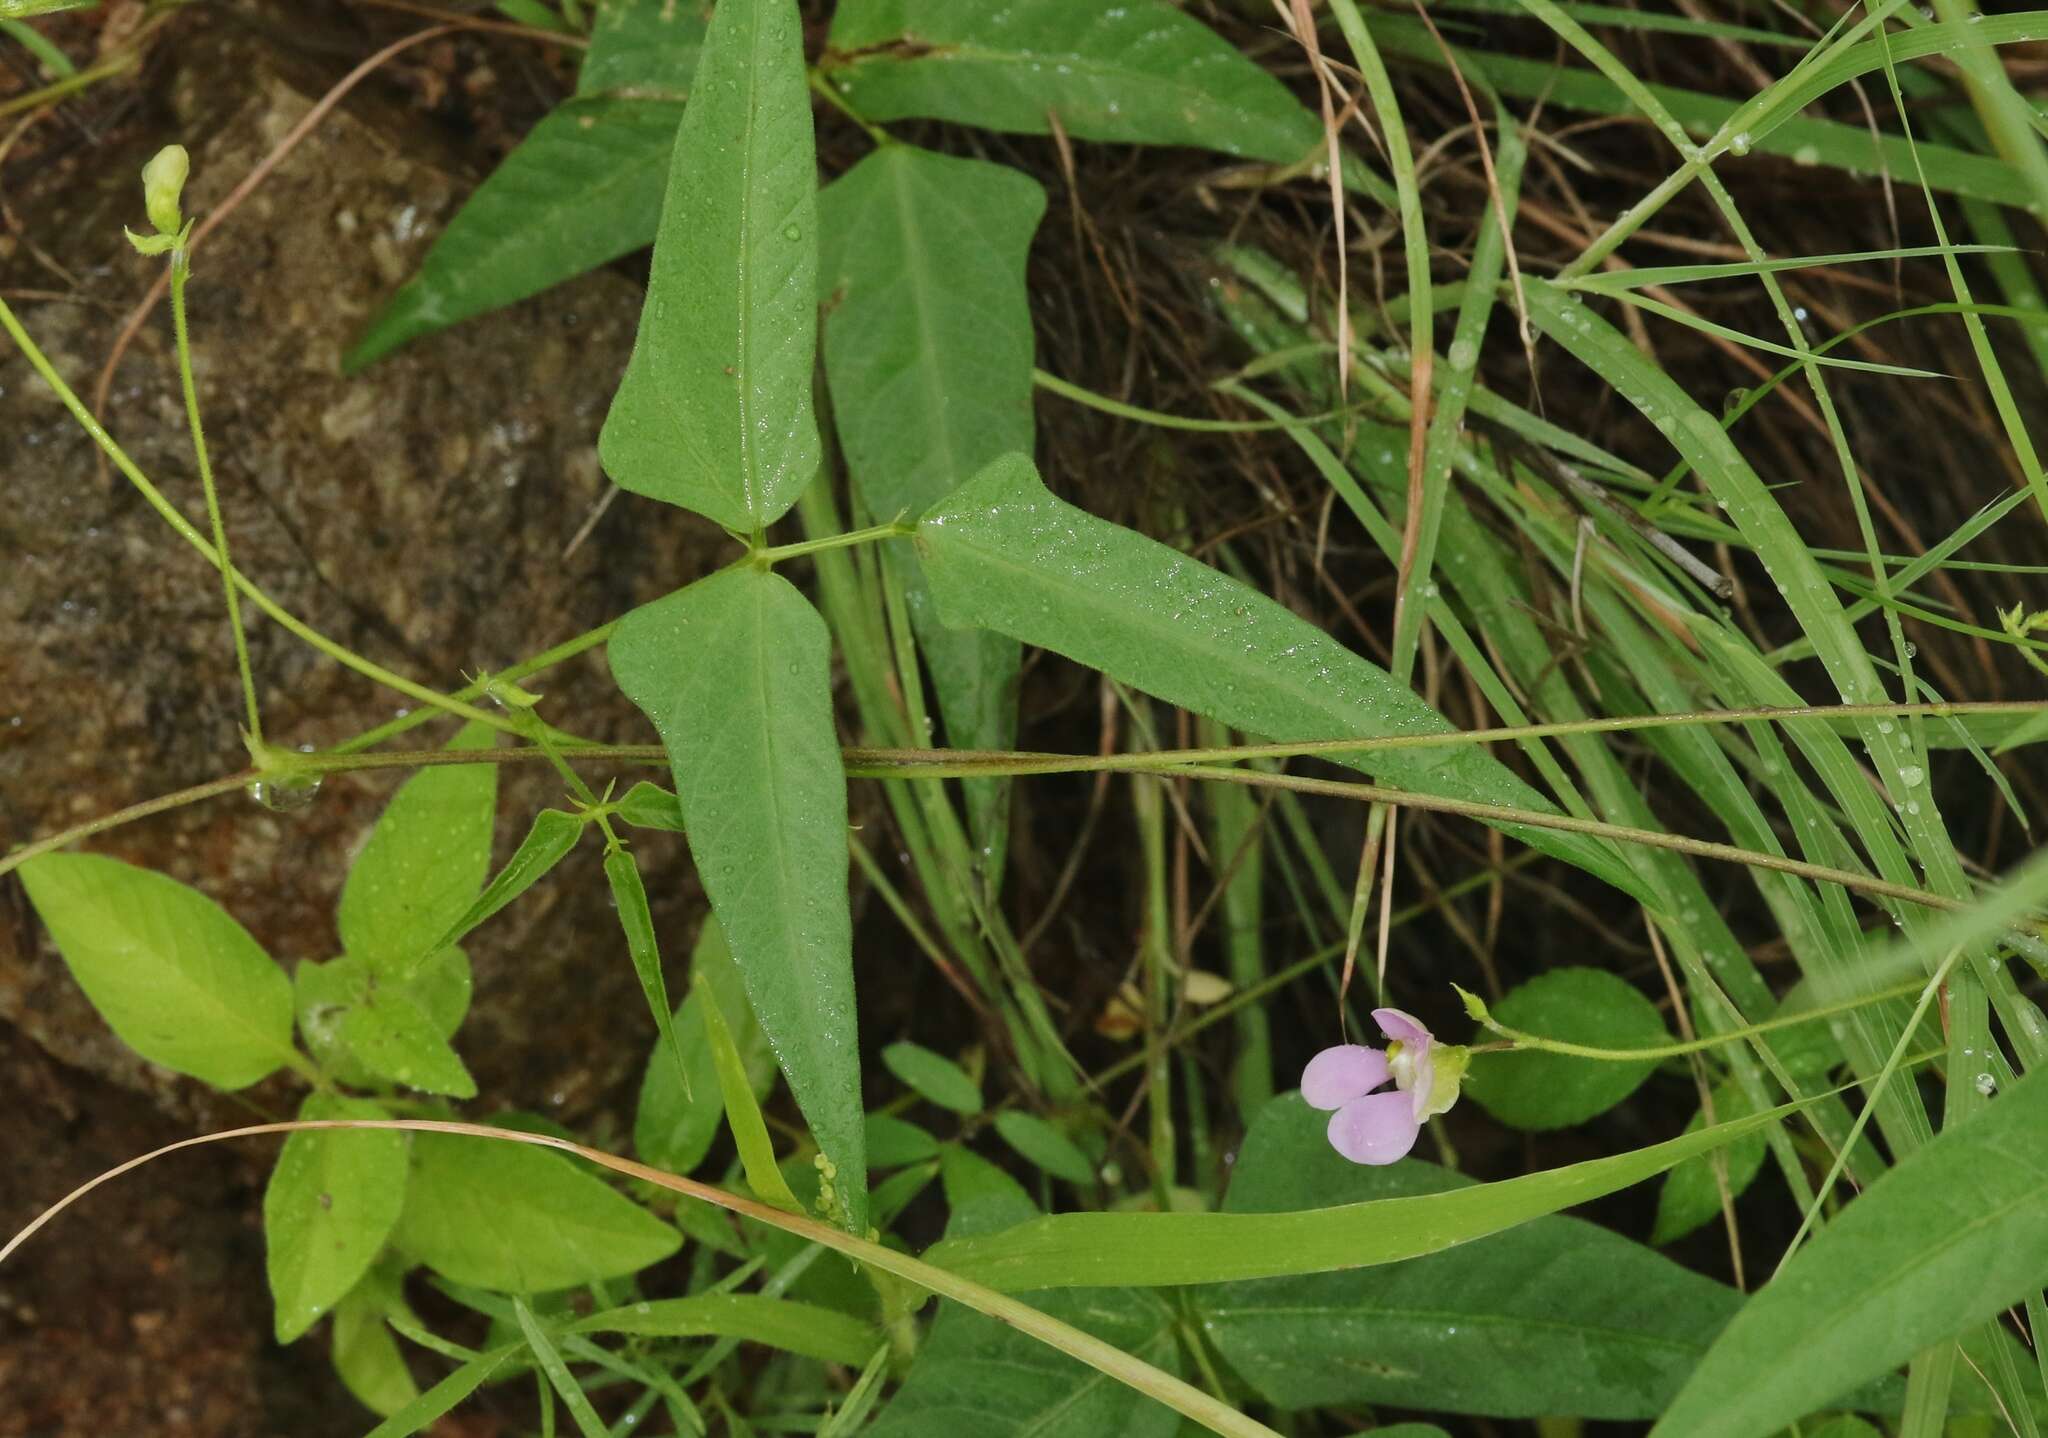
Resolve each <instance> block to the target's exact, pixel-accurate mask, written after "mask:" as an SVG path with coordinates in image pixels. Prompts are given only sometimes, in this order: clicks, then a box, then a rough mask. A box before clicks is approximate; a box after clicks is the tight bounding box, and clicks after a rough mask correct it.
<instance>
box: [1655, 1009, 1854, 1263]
mask: <svg viewBox="0 0 2048 1438" xmlns="http://www.w3.org/2000/svg"><path fill="white" fill-rule="evenodd" d="M1815 1027H1819V1025H1815ZM1713 1100H1714V1121H1715V1122H1716V1123H1718V1122H1720V1121H1721V1120H1723V1119H1730V1118H1739V1117H1741V1116H1742V1115H1744V1114H1747V1113H1750V1112H1751V1111H1752V1110H1753V1109H1754V1107H1755V1105H1753V1104H1752V1103H1751V1102H1750V1101H1749V1095H1747V1094H1745V1093H1744V1092H1743V1091H1742V1086H1741V1085H1740V1084H1737V1083H1736V1082H1734V1081H1733V1080H1732V1079H1731V1080H1729V1081H1727V1082H1725V1083H1719V1084H1716V1085H1714V1088H1713ZM1706 1122H1707V1115H1706V1113H1705V1111H1704V1110H1702V1111H1701V1112H1699V1113H1697V1114H1694V1115H1693V1120H1692V1125H1691V1127H1692V1128H1694V1129H1698V1128H1704V1127H1705V1126H1706ZM1764 1151H1765V1142H1764V1136H1763V1135H1762V1134H1760V1133H1759V1134H1752V1135H1751V1136H1750V1137H1748V1138H1739V1139H1737V1140H1736V1141H1735V1142H1734V1143H1731V1144H1729V1145H1728V1146H1727V1147H1726V1148H1724V1149H1722V1150H1721V1151H1720V1153H1719V1154H1708V1155H1706V1156H1705V1157H1704V1158H1689V1159H1687V1160H1686V1161H1685V1162H1684V1163H1681V1164H1680V1165H1678V1167H1676V1168H1674V1169H1672V1170H1671V1172H1669V1173H1667V1174H1665V1175H1664V1186H1663V1187H1662V1188H1660V1189H1658V1190H1657V1224H1656V1227H1655V1228H1654V1229H1652V1230H1651V1232H1650V1242H1652V1243H1656V1244H1665V1243H1671V1242H1673V1241H1675V1240H1677V1239H1680V1238H1683V1237H1684V1236H1685V1235H1686V1234H1688V1233H1691V1232H1692V1231H1693V1230H1694V1229H1695V1228H1698V1227H1699V1226H1700V1225H1701V1224H1703V1223H1705V1222H1707V1221H1708V1220H1709V1219H1711V1218H1713V1217H1714V1216H1715V1215H1717V1214H1719V1213H1720V1211H1721V1186H1722V1184H1723V1183H1724V1182H1725V1183H1726V1184H1727V1192H1728V1197H1729V1200H1730V1201H1731V1202H1732V1201H1733V1200H1735V1199H1738V1198H1740V1197H1742V1193H1743V1190H1745V1189H1747V1188H1748V1187H1749V1186H1750V1184H1751V1183H1753V1182H1755V1180H1756V1176H1757V1173H1758V1172H1759V1171H1760V1170H1761V1169H1762V1168H1763V1164H1764Z"/></svg>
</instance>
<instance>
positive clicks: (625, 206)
mask: <svg viewBox="0 0 2048 1438" xmlns="http://www.w3.org/2000/svg"><path fill="white" fill-rule="evenodd" d="M682 118H683V107H682V105H680V104H678V103H676V102H675V101H672V100H612V99H578V100H570V101H568V102H567V103H566V104H564V105H562V106H560V107H559V108H558V109H556V110H554V111H553V112H552V113H550V114H548V115H545V116H543V117H542V118H541V121H540V123H539V124H537V125H535V126H534V127H533V130H532V131H531V132H530V133H529V134H528V135H527V137H526V139H525V140H523V141H522V142H521V143H520V145H519V148H518V149H516V150H514V151H513V152H512V153H511V154H509V155H507V156H506V157H505V162H504V163H503V164H502V165H500V166H499V167H498V168H497V169H495V170H493V171H492V172H491V174H490V176H489V178H487V179H486V180H485V181H484V182H483V183H482V184H481V185H479V186H477V189H476V193H475V194H473V195H471V196H470V197H469V200H468V202H467V203H465V204H464V205H463V207H462V208H461V209H460V210H459V211H457V212H456V214H455V217H454V218H453V219H451V220H450V221H449V222H448V227H447V228H446V229H444V230H443V231H442V232H441V234H440V237H439V238H438V239H436V240H435V241H434V247H433V248H432V249H431V250H429V251H427V257H426V259H424V260H423V261H421V262H420V268H419V273H417V274H415V275H414V276H413V277H412V278H411V279H409V280H407V281H406V282H405V283H404V284H403V285H401V286H399V288H398V290H397V292H396V293H394V294H393V295H392V296H391V298H390V299H389V300H388V301H386V302H385V305H384V308H383V309H382V310H380V311H379V312H378V314H377V317H376V318H375V319H373V320H372V321H371V322H370V326H369V328H368V329H366V330H365V331H364V332H363V336H362V338H361V339H359V340H357V341H356V342H355V344H354V345H353V346H352V347H351V348H350V349H349V351H348V353H347V355H346V356H344V357H343V360H342V368H343V370H344V371H346V372H349V373H354V372H356V371H358V370H361V369H364V368H365V367H367V366H369V365H372V364H375V363H376V362H377V361H378V360H380V359H382V358H384V356H386V355H388V354H390V353H391V352H392V351H393V350H396V349H398V348H400V347H401V346H403V345H407V344H410V343H411V342H412V341H414V340H416V339H418V338H420V337H421V336H422V335H428V334H432V333H434V331H436V330H443V329H447V328H448V327H449V326H450V325H455V324H460V323H461V322H462V321H464V320H467V319H474V318H475V317H476V316H478V315H481V314H486V313H488V312H490V311H491V310H495V309H500V308H503V307H504V306H506V305H509V304H514V303H516V302H517V301H519V300H523V299H525V298H527V297H528V296H529V295H536V294H539V293H540V292H541V291H542V290H544V289H547V288H548V287H549V286H550V285H557V284H560V283H561V282H562V281H563V280H566V279H570V278H573V277H574V276H576V275H580V274H582V273H583V272H584V271H585V270H591V269H595V268H597V267H598V266H599V265H602V264H606V263H608V262H610V261H612V260H615V259H617V258H618V257H619V256H620V255H624V254H629V253H631V252H632V251H634V250H637V249H642V248H645V247H646V245H647V244H648V243H649V242H650V241H652V240H653V238H654V230H655V225H656V223H657V222H658V220H659V218H660V215H661V193H662V185H663V183H664V182H665V181H666V179H667V177H668V163H669V154H670V152H671V151H672V150H673V149H674V148H675V137H676V127H677V126H678V125H680V124H681V123H682Z"/></svg>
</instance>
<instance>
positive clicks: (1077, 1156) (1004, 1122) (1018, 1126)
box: [996, 1109, 1095, 1187]
mask: <svg viewBox="0 0 2048 1438" xmlns="http://www.w3.org/2000/svg"><path fill="white" fill-rule="evenodd" d="M996 1132H997V1133H998V1134H1000V1135H1002V1140H1003V1142H1004V1143H1006V1144H1008V1145H1009V1146H1010V1147H1011V1148H1014V1149H1015V1150H1017V1152H1018V1153H1020V1154H1022V1155H1023V1156H1024V1157H1025V1158H1026V1159H1028V1160H1029V1161H1030V1162H1031V1163H1032V1165H1033V1166H1035V1167H1037V1168H1039V1169H1042V1170H1044V1171H1045V1172H1046V1173H1049V1174H1051V1175H1052V1176H1053V1177H1054V1178H1063V1179H1065V1180H1066V1181H1067V1182H1068V1183H1073V1184H1079V1185H1081V1186H1082V1187H1086V1186H1088V1185H1090V1184H1092V1183H1094V1182H1095V1165H1094V1164H1092V1163H1090V1162H1089V1161H1088V1155H1087V1154H1085V1153H1083V1152H1081V1150H1080V1149H1079V1148H1077V1147H1076V1146H1075V1144H1074V1141H1073V1140H1072V1139H1070V1138H1068V1137H1067V1136H1066V1135H1065V1134H1063V1133H1061V1132H1060V1131H1059V1130H1058V1129H1057V1128H1054V1127H1053V1126H1052V1125H1051V1124H1049V1123H1047V1122H1046V1121H1045V1120H1044V1119H1042V1118H1040V1117H1038V1115H1036V1114H1029V1113H1021V1112H1019V1111H1018V1110H1016V1109H1004V1110H1003V1111H1002V1112H1001V1113H999V1114H997V1115H996Z"/></svg>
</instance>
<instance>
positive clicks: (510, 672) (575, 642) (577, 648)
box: [327, 619, 619, 754]
mask: <svg viewBox="0 0 2048 1438" xmlns="http://www.w3.org/2000/svg"><path fill="white" fill-rule="evenodd" d="M618 626H619V621H618V620H616V619H614V620H612V621H611V622H610V623H609V624H600V625H598V626H597V628H595V629H586V630H584V631H583V633H581V634H579V635H577V636H576V637H575V638H574V639H565V640H563V641H562V642H561V643H560V644H557V645H556V646H555V647H554V648H552V649H544V650H542V651H541V652H540V653H538V654H536V655H534V656H533V657H532V658H531V659H522V660H520V661H519V663H517V664H514V665H513V666H512V667H511V668H509V669H501V670H499V671H498V673H497V674H496V676H494V677H496V678H499V679H510V680H513V681H517V680H520V679H524V678H526V677H527V676H528V675H531V674H538V673H539V672H540V671H541V670H543V669H551V668H553V667H554V666H555V665H557V664H560V663H561V662H562V661H563V660H565V659H574V658H575V657H576V656H577V655H579V654H582V653H584V652H585V651H586V650H591V649H595V648H597V646H598V645H600V644H602V643H604V642H605V641H606V640H608V639H610V638H611V637H612V631H613V630H614V629H616V628H618ZM483 692H484V681H483V680H481V679H479V680H476V681H475V682H474V683H471V684H468V685H465V686H464V687H463V688H461V689H458V690H456V691H455V692H454V693H453V694H451V695H449V696H448V697H449V698H450V699H453V700H457V701H459V702H461V703H468V702H469V701H470V700H472V699H479V698H482V697H483ZM437 712H438V710H437V709H436V708H434V707H431V706H430V707H428V708H425V709H415V710H413V711H412V712H411V713H409V714H405V715H402V716H400V717H399V718H396V719H393V720H390V721H389V722H388V723H384V724H379V725H378V726H377V727H376V728H374V729H370V730H366V731H365V732H363V733H361V734H358V735H356V737H355V738H353V739H346V740H343V741H342V742H341V743H339V744H337V745H335V746H334V747H333V748H332V749H330V750H328V751H327V752H328V753H329V754H358V753H361V752H362V751H363V750H365V749H371V748H375V747H376V746H377V745H379V744H382V743H383V742H384V741H385V740H386V739H395V738H397V737H398V736H399V735H400V734H403V733H405V732H406V731H407V730H409V729H416V728H418V727H419V726H420V725H422V724H424V723H426V722H427V721H428V720H429V719H432V718H433V717H434V715H435V714H436V713H437Z"/></svg>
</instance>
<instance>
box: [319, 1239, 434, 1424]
mask: <svg viewBox="0 0 2048 1438" xmlns="http://www.w3.org/2000/svg"><path fill="white" fill-rule="evenodd" d="M396 1268H397V1264H396V1262H395V1260H391V1259H388V1258H387V1259H386V1260H385V1261H383V1262H380V1263H379V1264H378V1265H377V1266H376V1267H374V1268H372V1269H371V1270H370V1271H369V1272H368V1273H367V1274H365V1275H364V1276H363V1279H362V1281H361V1282H360V1283H358V1284H357V1285H356V1286H355V1287H354V1288H352V1289H350V1290H349V1292H348V1294H347V1295H346V1296H345V1297H343V1299H342V1300H341V1302H340V1303H338V1304H336V1305H335V1308H334V1341H333V1344H332V1349H331V1351H332V1353H333V1356H334V1371H335V1373H336V1374H337V1375H339V1376H340V1378H341V1381H342V1383H343V1385H344V1386H345V1387H347V1389H348V1391H349V1392H351V1393H353V1394H354V1395H355V1396H356V1398H357V1400H358V1401H359V1402H361V1403H362V1405H363V1406H364V1407H365V1408H367V1409H369V1410H370V1411H371V1412H372V1413H375V1414H377V1415H378V1416H379V1417H384V1418H388V1417H390V1416H391V1415H392V1414H393V1413H396V1412H397V1411H398V1410H399V1409H401V1408H403V1407H404V1406H405V1405H406V1404H408V1403H410V1402H412V1401H413V1400H414V1399H416V1398H418V1397H419V1396H420V1389H419V1385H418V1384H417V1383H415V1382H413V1379H412V1372H411V1370H409V1369H408V1368H407V1367H406V1366H405V1358H404V1356H403V1355H402V1354H401V1353H400V1352H399V1351H398V1341H397V1339H395V1338H394V1337H392V1333H391V1326H390V1325H389V1324H388V1323H387V1322H385V1318H386V1316H387V1315H388V1314H393V1313H396V1314H399V1315H404V1314H405V1313H406V1311H407V1310H406V1307H405V1300H404V1298H403V1297H402V1296H401V1295H400V1293H399V1287H398V1284H399V1275H398V1273H397V1272H396V1271H395V1270H396Z"/></svg>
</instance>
